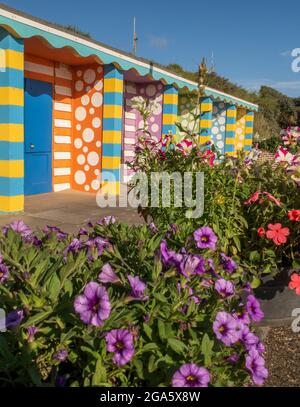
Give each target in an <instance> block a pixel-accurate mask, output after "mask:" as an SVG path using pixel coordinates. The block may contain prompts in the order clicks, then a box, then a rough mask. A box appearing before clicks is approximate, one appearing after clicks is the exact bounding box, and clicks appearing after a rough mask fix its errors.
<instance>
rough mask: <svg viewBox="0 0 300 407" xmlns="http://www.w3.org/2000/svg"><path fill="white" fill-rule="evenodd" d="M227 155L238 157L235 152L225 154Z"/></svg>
mask: <svg viewBox="0 0 300 407" xmlns="http://www.w3.org/2000/svg"><path fill="white" fill-rule="evenodd" d="M225 154H226V155H230V156H232V157H234V156H236V152H235V151H229V152H226V153H225Z"/></svg>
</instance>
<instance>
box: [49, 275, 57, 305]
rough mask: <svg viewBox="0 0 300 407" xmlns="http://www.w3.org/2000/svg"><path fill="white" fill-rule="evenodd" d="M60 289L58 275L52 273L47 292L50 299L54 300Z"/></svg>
mask: <svg viewBox="0 0 300 407" xmlns="http://www.w3.org/2000/svg"><path fill="white" fill-rule="evenodd" d="M59 291H60V280H59V278H58V275H57V274H56V273H54V274H53V275H52V277H51V279H50V281H49V285H48V287H47V292H48V293H49V298H50V299H51V300H56V299H57V297H58V294H59Z"/></svg>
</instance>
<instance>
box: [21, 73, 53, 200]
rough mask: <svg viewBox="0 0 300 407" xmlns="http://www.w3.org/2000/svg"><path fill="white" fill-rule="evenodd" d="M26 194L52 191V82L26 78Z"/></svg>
mask: <svg viewBox="0 0 300 407" xmlns="http://www.w3.org/2000/svg"><path fill="white" fill-rule="evenodd" d="M24 127H25V128H24V131H25V142H24V147H25V154H24V160H25V163H24V167H25V195H34V194H43V193H46V192H51V191H52V84H51V83H47V82H41V81H36V80H33V79H25V107H24Z"/></svg>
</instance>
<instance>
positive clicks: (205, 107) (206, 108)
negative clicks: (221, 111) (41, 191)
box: [201, 103, 213, 112]
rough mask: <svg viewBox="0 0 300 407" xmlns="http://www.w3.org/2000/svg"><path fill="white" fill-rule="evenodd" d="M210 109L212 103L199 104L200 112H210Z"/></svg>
mask: <svg viewBox="0 0 300 407" xmlns="http://www.w3.org/2000/svg"><path fill="white" fill-rule="evenodd" d="M212 108H213V105H212V103H201V112H211V111H212Z"/></svg>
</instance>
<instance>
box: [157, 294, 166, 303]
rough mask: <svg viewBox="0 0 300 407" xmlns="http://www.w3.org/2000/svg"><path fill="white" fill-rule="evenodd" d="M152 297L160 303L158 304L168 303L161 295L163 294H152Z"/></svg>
mask: <svg viewBox="0 0 300 407" xmlns="http://www.w3.org/2000/svg"><path fill="white" fill-rule="evenodd" d="M153 297H154V298H156V299H157V300H158V301H160V302H164V303H167V302H168V300H167V299H166V297H165V296H164V295H163V294H161V293H154V294H153Z"/></svg>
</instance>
